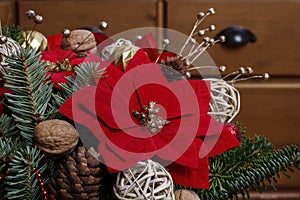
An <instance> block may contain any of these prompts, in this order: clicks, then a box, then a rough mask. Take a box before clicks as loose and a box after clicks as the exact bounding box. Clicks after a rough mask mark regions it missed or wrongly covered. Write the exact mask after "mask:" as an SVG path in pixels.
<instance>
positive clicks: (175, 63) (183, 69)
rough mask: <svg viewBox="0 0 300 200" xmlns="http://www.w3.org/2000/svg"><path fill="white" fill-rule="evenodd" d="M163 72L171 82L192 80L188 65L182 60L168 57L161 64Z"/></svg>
mask: <svg viewBox="0 0 300 200" xmlns="http://www.w3.org/2000/svg"><path fill="white" fill-rule="evenodd" d="M161 64H162V65H161V67H160V68H161V70H162V72H163V74H164V76H165V77H166V78H167V80H168V81H169V82H171V81H177V80H183V79H187V78H190V77H189V72H187V68H188V65H187V64H186V63H185V62H184V61H183V60H181V59H180V58H175V57H168V58H167V60H166V61H162V62H161Z"/></svg>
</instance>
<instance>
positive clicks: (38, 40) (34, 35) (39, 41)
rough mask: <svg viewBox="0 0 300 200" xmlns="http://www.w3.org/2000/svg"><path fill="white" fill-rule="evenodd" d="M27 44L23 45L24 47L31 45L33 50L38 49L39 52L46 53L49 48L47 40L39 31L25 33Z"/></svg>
mask: <svg viewBox="0 0 300 200" xmlns="http://www.w3.org/2000/svg"><path fill="white" fill-rule="evenodd" d="M23 35H24V38H25V42H24V43H23V44H22V47H23V48H25V47H26V46H27V45H30V47H31V48H33V49H37V50H39V51H45V50H46V49H47V47H48V41H47V38H46V37H45V36H44V35H43V34H42V33H40V32H38V31H26V32H23Z"/></svg>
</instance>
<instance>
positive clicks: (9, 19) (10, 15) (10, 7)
mask: <svg viewBox="0 0 300 200" xmlns="http://www.w3.org/2000/svg"><path fill="white" fill-rule="evenodd" d="M15 18H16V9H15V3H14V2H13V1H11V0H1V1H0V21H1V24H2V26H4V25H7V24H15Z"/></svg>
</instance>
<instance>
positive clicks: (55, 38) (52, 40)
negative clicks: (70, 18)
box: [47, 34, 63, 50]
mask: <svg viewBox="0 0 300 200" xmlns="http://www.w3.org/2000/svg"><path fill="white" fill-rule="evenodd" d="M62 39H63V36H62V34H56V35H50V36H47V41H48V50H55V49H61V48H60V45H61V42H62Z"/></svg>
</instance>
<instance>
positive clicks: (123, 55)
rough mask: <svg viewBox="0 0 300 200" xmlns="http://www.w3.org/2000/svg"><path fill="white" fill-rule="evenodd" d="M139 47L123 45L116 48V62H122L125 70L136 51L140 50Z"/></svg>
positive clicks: (117, 63) (116, 64) (114, 54)
mask: <svg viewBox="0 0 300 200" xmlns="http://www.w3.org/2000/svg"><path fill="white" fill-rule="evenodd" d="M139 49H140V48H139V47H136V46H133V45H123V46H120V47H118V48H116V49H115V50H114V53H113V56H114V64H115V66H118V67H119V65H120V64H122V67H123V68H122V69H121V70H122V71H125V69H126V67H127V65H128V63H129V61H130V60H131V59H132V58H133V56H134V55H135V54H136V52H137V51H138V50H139Z"/></svg>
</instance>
